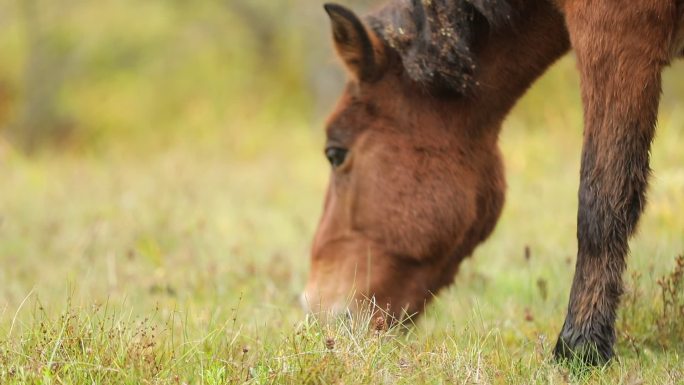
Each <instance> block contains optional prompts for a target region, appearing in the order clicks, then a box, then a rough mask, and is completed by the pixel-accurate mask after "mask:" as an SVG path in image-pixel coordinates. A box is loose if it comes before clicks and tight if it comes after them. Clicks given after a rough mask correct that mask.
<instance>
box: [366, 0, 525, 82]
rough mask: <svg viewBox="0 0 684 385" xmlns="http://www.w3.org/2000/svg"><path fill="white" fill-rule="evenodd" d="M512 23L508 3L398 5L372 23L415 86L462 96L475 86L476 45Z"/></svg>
mask: <svg viewBox="0 0 684 385" xmlns="http://www.w3.org/2000/svg"><path fill="white" fill-rule="evenodd" d="M512 18H513V15H512V8H511V6H510V4H509V1H507V0H396V1H394V2H392V3H390V4H389V5H388V6H386V7H385V8H383V9H381V10H380V11H379V12H377V13H376V14H375V15H372V16H370V17H369V23H370V25H371V26H372V28H373V29H374V30H375V32H376V33H378V35H380V36H381V37H382V39H383V40H385V42H386V43H387V45H389V46H390V47H392V48H393V49H394V50H395V51H396V52H397V54H398V55H399V57H400V58H401V61H402V64H403V66H404V69H405V70H406V73H407V74H408V76H409V77H410V78H411V79H412V80H414V81H415V82H417V83H418V84H420V85H422V86H424V87H426V88H428V89H432V90H438V91H447V92H449V93H450V94H456V95H464V94H466V93H468V91H469V90H470V89H471V88H472V87H473V86H474V85H475V83H476V82H475V80H474V72H475V70H476V69H477V63H476V61H475V58H474V57H475V55H474V52H473V51H474V50H475V49H476V45H477V43H478V40H479V39H480V38H481V37H483V35H487V34H489V33H491V32H492V30H494V29H497V28H499V27H501V26H503V25H505V24H507V23H510V22H511V20H512Z"/></svg>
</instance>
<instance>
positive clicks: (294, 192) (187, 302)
mask: <svg viewBox="0 0 684 385" xmlns="http://www.w3.org/2000/svg"><path fill="white" fill-rule="evenodd" d="M568 74H570V75H568ZM572 74H573V72H572V64H571V61H570V60H565V61H563V62H562V63H560V65H559V66H558V67H556V69H554V71H553V72H552V73H551V74H549V75H548V76H547V78H546V79H545V80H544V81H542V83H541V84H539V85H538V86H537V87H536V88H535V90H534V91H533V92H532V93H531V94H530V95H528V96H527V98H526V99H525V100H524V101H523V102H522V103H521V105H520V106H518V108H517V109H516V112H515V113H514V115H513V116H512V117H511V118H510V119H509V120H508V122H507V124H506V128H505V130H504V134H503V138H502V146H503V149H504V153H505V157H506V164H507V175H508V180H509V191H508V196H507V197H508V198H507V199H508V200H507V205H506V209H505V212H504V215H503V217H502V219H501V221H500V223H499V225H498V228H497V230H496V232H495V234H494V235H493V237H492V238H491V239H490V240H489V241H488V242H487V243H486V244H484V245H483V246H482V247H480V248H479V249H478V250H477V251H476V253H475V256H474V257H473V258H472V259H470V260H468V261H466V262H465V263H464V265H463V267H462V269H461V272H460V273H459V275H458V277H457V279H456V283H455V285H453V287H451V288H450V289H449V290H446V291H444V292H443V293H441V294H440V295H439V296H438V297H437V298H436V300H435V301H434V303H433V304H432V305H431V306H430V308H429V309H428V311H427V313H426V315H425V316H424V317H423V318H421V319H420V320H419V321H418V323H417V324H416V325H415V326H414V327H412V328H410V329H409V330H407V331H401V330H394V329H392V330H386V329H385V328H384V327H382V325H378V324H377V322H376V321H375V320H373V319H371V317H370V316H368V315H367V314H365V315H364V314H361V315H359V316H357V317H354V318H353V319H351V320H350V319H339V320H333V321H331V322H326V323H319V322H318V321H317V320H315V319H313V318H307V317H305V316H304V315H303V314H302V312H301V311H300V310H299V308H298V306H297V301H296V298H297V295H298V294H299V292H300V290H301V288H302V287H303V284H304V282H305V279H306V273H307V266H308V261H307V259H308V248H309V242H310V239H311V236H312V233H313V231H314V228H315V225H316V221H317V217H318V215H319V214H320V206H321V202H322V197H323V191H324V188H325V183H326V178H327V166H326V164H325V161H324V159H323V157H322V155H321V154H320V142H321V138H320V133H319V132H318V131H316V132H315V133H313V131H310V130H307V129H302V128H300V127H293V128H292V129H291V130H290V131H285V130H286V128H283V127H279V129H282V130H284V131H285V133H280V134H279V135H277V136H276V137H275V138H271V139H270V140H269V141H267V142H265V144H262V145H261V147H258V146H257V148H261V150H259V151H253V152H251V153H253V154H256V155H249V156H235V155H234V154H232V153H226V151H225V150H224V148H222V146H221V145H210V144H205V145H198V146H194V147H193V146H176V147H172V148H169V149H167V150H165V151H153V152H152V153H151V154H146V155H139V154H138V155H131V154H128V153H126V152H117V151H112V152H109V153H106V154H103V155H99V156H93V155H87V156H84V155H59V156H48V155H46V156H44V157H39V158H31V159H28V158H25V157H23V156H21V155H19V154H16V153H13V152H12V151H9V150H7V149H4V148H3V147H0V180H1V181H2V182H1V183H2V187H0V188H1V190H0V266H1V269H0V383H2V384H33V383H36V384H39V383H40V384H42V383H45V384H81V383H102V384H141V383H142V384H185V383H187V384H225V383H242V382H244V383H251V384H270V383H291V384H303V383H311V384H317V383H326V384H328V383H330V384H417V383H429V384H451V383H477V384H489V383H495V384H529V383H553V384H563V383H589V384H629V385H635V384H651V383H657V384H661V383H662V384H678V383H682V382H684V364H683V363H682V361H683V360H682V358H681V357H680V356H681V354H682V352H684V342H683V341H684V326H683V325H684V323H683V322H682V321H681V320H682V319H683V318H682V317H684V314H683V313H682V311H683V310H682V309H684V293H683V290H684V287H683V285H684V283H682V263H683V262H682V260H681V259H677V257H678V256H680V255H682V253H684V238H683V237H682V234H684V217H682V216H681V215H680V213H681V212H682V210H683V209H684V194H682V191H684V169H683V168H682V165H684V153H683V152H682V151H681V148H682V145H684V130H682V121H684V106H682V104H681V103H679V102H678V101H677V96H678V95H684V92H681V91H679V90H678V89H677V88H676V87H674V86H673V87H671V88H668V89H666V92H665V95H666V98H665V101H664V103H663V108H662V109H661V121H660V128H659V136H658V139H657V141H656V143H655V145H654V151H653V168H654V170H655V177H654V179H653V183H652V187H651V191H650V204H649V206H648V209H647V212H646V214H645V215H644V218H643V220H642V223H641V226H640V231H639V234H638V236H637V237H636V238H635V239H634V241H633V242H632V257H631V259H630V262H629V271H628V272H627V273H626V275H625V278H626V281H627V292H626V294H625V297H624V300H623V307H622V308H621V311H620V314H619V320H618V325H619V338H618V345H617V354H618V358H617V359H616V360H615V361H614V362H612V363H611V364H610V365H609V366H607V367H605V368H599V369H595V370H591V371H584V370H580V369H579V368H577V367H573V366H572V365H570V366H560V365H557V364H555V363H554V362H553V361H552V360H551V359H550V357H551V350H552V348H553V344H554V343H555V338H556V335H557V332H558V331H559V330H560V327H561V325H562V321H563V317H564V315H565V313H564V311H565V307H566V304H567V296H568V292H569V288H570V282H571V279H572V272H573V267H574V255H575V251H576V245H575V216H576V205H577V198H576V191H577V185H578V169H579V150H580V147H581V129H580V127H581V114H580V109H579V102H578V98H577V93H576V91H574V90H575V87H576V77H574V75H572ZM668 76H670V79H674V76H676V75H674V71H673V72H672V74H670V75H668ZM548 95H558V97H557V98H556V97H554V98H549V96H548ZM549 127H552V128H549ZM260 135H263V134H260ZM248 136H249V133H248V132H247V133H245V137H248Z"/></svg>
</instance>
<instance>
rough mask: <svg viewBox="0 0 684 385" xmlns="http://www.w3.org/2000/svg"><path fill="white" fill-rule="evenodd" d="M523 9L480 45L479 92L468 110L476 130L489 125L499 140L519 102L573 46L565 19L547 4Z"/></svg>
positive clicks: (542, 2) (542, 1)
mask: <svg viewBox="0 0 684 385" xmlns="http://www.w3.org/2000/svg"><path fill="white" fill-rule="evenodd" d="M524 8H525V9H522V10H519V12H518V13H519V17H518V19H517V20H516V21H515V22H513V23H512V25H511V26H510V27H507V28H502V30H500V31H497V32H496V33H495V34H492V36H490V37H489V39H488V41H487V42H486V44H484V45H483V46H482V47H481V49H480V51H479V54H478V58H477V61H478V63H479V70H478V73H477V76H476V79H477V82H478V86H477V91H476V92H475V94H474V95H473V97H471V98H470V99H469V101H468V102H467V103H466V104H467V106H464V107H465V108H467V109H468V111H469V115H470V120H471V122H470V123H471V125H472V126H475V127H490V130H489V131H494V132H493V133H494V135H495V136H498V132H499V130H500V127H501V123H502V121H503V120H504V118H505V117H506V115H507V114H508V112H509V111H510V110H511V108H512V107H513V106H514V105H515V103H516V101H517V100H518V99H519V98H520V97H521V96H522V95H523V94H524V93H525V91H526V90H527V89H528V88H529V86H530V85H531V84H532V82H534V81H535V80H536V79H537V78H538V77H540V76H541V75H542V74H543V73H544V72H545V71H546V69H547V68H548V67H549V66H550V65H551V64H552V63H553V62H555V61H556V60H557V59H558V58H559V57H560V56H562V55H563V54H564V53H565V52H567V50H568V49H569V46H570V43H569V40H568V35H567V31H566V30H565V24H564V21H563V17H562V15H561V14H560V13H559V12H558V11H557V10H556V9H555V8H554V7H553V6H552V5H551V4H550V2H549V1H548V0H539V1H531V2H529V3H528V5H526V6H525V7H524ZM473 111H477V113H474V112H473Z"/></svg>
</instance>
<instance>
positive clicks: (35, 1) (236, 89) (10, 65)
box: [0, 0, 370, 155]
mask: <svg viewBox="0 0 684 385" xmlns="http://www.w3.org/2000/svg"><path fill="white" fill-rule="evenodd" d="M357 3H370V2H369V1H366V2H362V1H357ZM357 5H359V4H357ZM359 8H360V9H363V8H365V7H364V6H363V4H361V6H360V7H359ZM327 30H328V25H327V19H326V17H325V14H324V13H323V11H322V7H321V4H319V3H318V2H315V1H303V0H281V1H276V2H274V1H268V0H223V1H217V0H199V1H192V2H190V1H183V0H146V1H143V2H140V1H128V0H104V1H87V0H58V1H53V0H2V2H0V52H2V54H1V55H2V56H1V57H0V59H1V60H0V62H1V63H0V129H1V130H2V131H1V132H2V135H3V137H5V139H6V140H8V141H9V142H10V143H11V145H12V146H13V147H15V148H17V149H19V150H21V151H22V152H25V153H35V152H38V151H41V150H46V149H47V150H51V149H57V150H68V151H79V152H89V153H90V152H93V151H99V150H102V149H105V148H111V147H112V146H117V147H132V148H137V149H140V148H149V147H150V146H152V147H158V146H169V145H171V144H172V143H174V144H177V143H178V142H182V143H183V145H192V144H195V143H197V142H209V141H217V140H221V141H222V144H223V145H225V146H226V147H225V149H226V151H229V152H231V153H234V154H236V155H239V154H241V153H244V152H246V151H248V149H249V148H251V145H254V144H255V142H257V141H258V140H259V138H260V137H261V136H263V135H265V133H264V132H263V131H264V130H265V129H267V130H268V131H269V133H270V134H273V135H276V136H278V135H283V134H287V133H288V131H289V130H291V129H292V126H297V127H300V128H301V126H302V123H303V122H308V123H311V122H317V121H318V120H319V118H320V116H321V114H322V113H323V112H324V111H325V109H326V108H327V107H328V106H329V105H330V101H331V100H332V99H333V97H334V96H336V93H337V92H338V90H339V89H340V84H341V81H342V77H341V73H340V71H338V70H337V68H336V67H335V66H334V65H333V64H334V63H333V61H332V60H331V55H330V50H329V49H328V45H327V43H328V34H327ZM256 127H258V128H256ZM250 138H251V139H250ZM246 142H247V143H246Z"/></svg>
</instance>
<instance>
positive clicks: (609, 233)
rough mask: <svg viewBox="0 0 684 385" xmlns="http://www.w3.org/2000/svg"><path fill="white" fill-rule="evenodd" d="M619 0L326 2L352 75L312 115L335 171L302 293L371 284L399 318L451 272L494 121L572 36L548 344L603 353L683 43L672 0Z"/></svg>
mask: <svg viewBox="0 0 684 385" xmlns="http://www.w3.org/2000/svg"><path fill="white" fill-rule="evenodd" d="M620 3H621V2H619V1H616V2H600V1H591V0H554V1H551V0H528V1H524V0H442V1H439V0H431V1H423V0H413V1H408V0H395V1H393V2H390V3H388V5H387V6H385V7H383V8H381V9H380V10H378V11H377V12H375V13H373V14H371V15H370V16H369V17H367V18H366V19H365V21H362V20H361V19H359V18H358V17H356V15H355V14H353V13H352V12H351V11H349V10H347V9H346V8H343V7H340V6H336V5H327V6H326V10H327V11H328V13H329V15H330V17H331V19H332V25H333V36H334V41H335V46H336V48H337V51H338V53H339V55H340V57H341V59H342V60H343V62H344V63H345V64H346V67H347V69H348V70H349V73H350V80H349V83H348V85H347V88H346V90H345V92H344V94H343V96H342V98H341V99H340V101H339V103H338V105H337V107H336V109H335V111H334V112H333V113H332V115H331V117H330V119H329V121H328V124H327V129H326V133H327V143H326V155H327V156H328V158H329V159H330V161H331V164H332V165H333V170H332V175H331V181H330V185H329V188H328V192H327V196H326V200H325V206H324V213H323V216H322V218H321V222H320V224H319V228H318V230H317V233H316V236H315V239H314V244H313V248H312V267H311V274H310V277H309V282H308V284H307V287H306V290H305V294H304V298H305V302H306V303H307V304H308V305H309V306H308V307H310V308H314V309H329V310H336V311H340V310H343V309H346V308H348V307H349V301H348V299H349V298H350V296H352V297H353V298H357V299H362V298H373V299H374V300H375V302H376V304H377V305H378V306H379V307H381V308H383V309H386V310H388V311H389V313H390V314H392V315H394V316H397V317H402V316H403V315H413V314H417V313H420V312H421V311H422V310H423V308H424V306H425V305H426V304H427V303H428V302H429V301H430V299H431V298H432V296H433V295H434V294H436V293H437V292H438V291H439V290H440V289H441V288H443V287H445V286H447V285H449V284H450V283H451V282H452V280H453V277H454V275H455V274H456V272H457V270H458V266H459V264H460V262H461V261H462V260H463V259H464V258H465V257H467V256H469V255H470V254H471V253H472V252H473V250H474V249H475V247H476V246H477V245H478V244H479V243H481V242H483V241H484V240H485V239H486V238H487V237H488V236H489V235H490V233H491V232H492V230H493V228H494V226H495V225H496V222H497V220H498V218H499V215H500V212H501V209H502V207H503V203H504V192H505V180H504V172H503V165H502V161H501V155H500V152H499V148H498V136H499V132H500V129H501V123H502V121H503V119H504V118H505V117H506V115H507V113H508V112H509V111H510V109H511V108H512V107H513V105H514V104H515V102H516V101H517V100H518V99H519V98H520V97H521V96H522V94H524V92H525V91H526V90H527V88H528V87H529V86H530V84H532V83H533V82H534V80H535V79H537V78H538V77H539V76H541V74H542V73H543V72H544V71H545V70H546V69H547V68H548V67H549V66H550V65H551V64H552V63H553V62H554V61H555V60H557V58H559V57H560V56H562V55H563V54H564V53H566V52H567V51H568V50H569V49H570V48H571V47H572V48H573V49H574V50H575V52H576V55H577V59H578V68H579V71H580V73H581V79H582V96H583V101H584V105H585V143H584V150H583V158H582V172H581V181H582V182H581V187H580V193H579V197H580V208H579V213H578V233H577V234H578V242H579V247H578V260H577V268H576V274H575V280H574V282H573V288H572V293H571V298H570V303H569V307H568V317H567V319H566V322H565V325H564V327H563V331H562V332H561V336H560V338H559V342H558V345H557V348H556V351H555V352H556V355H557V356H559V357H569V356H570V355H572V354H575V353H579V354H582V356H583V357H584V358H585V360H586V361H588V362H593V363H598V362H603V361H605V360H606V359H608V358H610V357H611V356H612V345H613V342H614V339H615V332H614V328H613V325H614V321H615V310H616V308H617V305H618V302H619V296H620V293H621V288H622V286H621V285H622V278H621V276H622V272H623V270H624V266H625V261H626V255H627V253H628V245H627V241H628V238H629V236H630V235H631V234H632V233H633V232H634V228H635V226H636V223H637V220H638V217H639V215H640V214H641V212H642V210H643V206H644V202H645V190H646V187H647V180H648V175H649V172H650V171H649V168H648V162H649V155H648V152H649V149H650V143H651V140H652V137H653V133H654V127H655V120H656V112H657V106H658V101H659V95H660V72H661V70H662V68H663V67H664V66H665V65H666V64H667V63H668V62H669V61H670V60H671V59H672V57H674V56H676V55H677V54H679V53H681V51H682V45H683V43H684V32H683V31H684V28H683V27H682V26H683V25H684V23H682V12H683V9H684V6H682V4H681V1H680V0H677V1H675V0H671V1H662V0H658V1H656V0H644V1H642V2H639V3H638V4H634V3H633V2H627V1H625V4H624V5H620Z"/></svg>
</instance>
